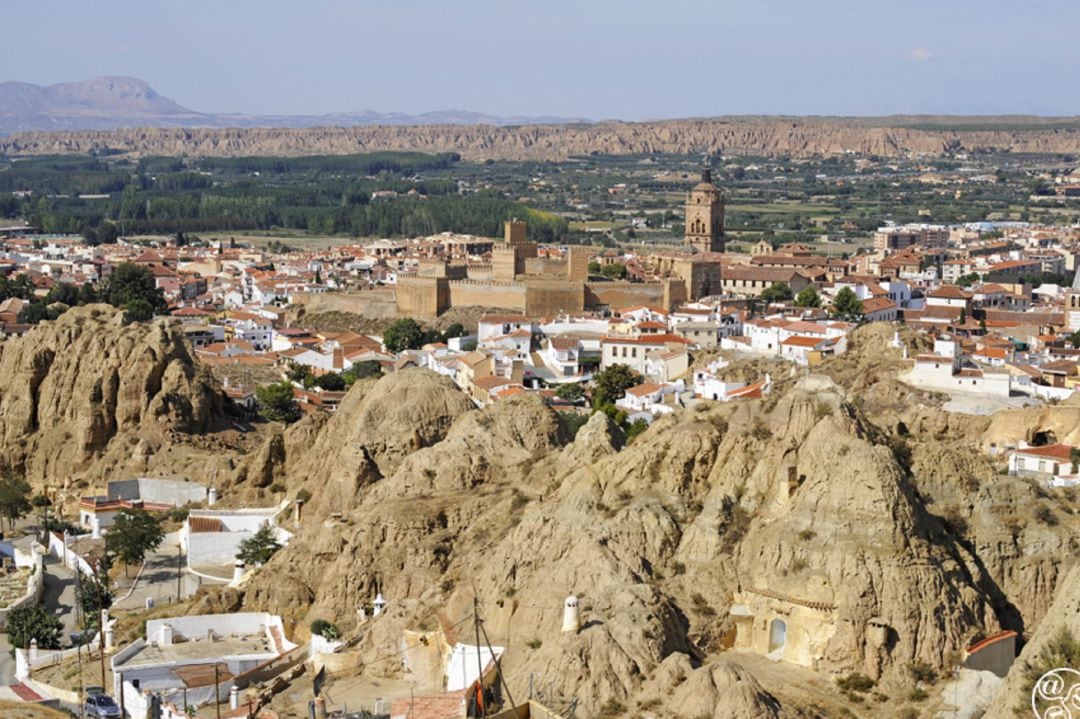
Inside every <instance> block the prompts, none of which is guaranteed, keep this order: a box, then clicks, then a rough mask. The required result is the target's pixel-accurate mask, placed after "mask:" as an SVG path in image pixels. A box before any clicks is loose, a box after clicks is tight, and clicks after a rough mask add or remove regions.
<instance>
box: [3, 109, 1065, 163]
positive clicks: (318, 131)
mask: <svg viewBox="0 0 1080 719" xmlns="http://www.w3.org/2000/svg"><path fill="white" fill-rule="evenodd" d="M1027 120H1028V122H1026V123H1023V124H1024V125H1025V126H1024V127H1023V129H970V128H971V125H970V124H969V125H968V126H967V128H968V129H956V130H952V129H936V128H935V129H918V126H917V125H916V126H914V127H912V126H911V125H905V124H903V122H904V121H905V118H895V120H894V119H890V118H872V119H863V120H856V119H845V118H775V117H774V118H768V117H764V118H762V117H733V118H721V119H697V120H695V119H690V120H665V121H655V122H636V123H630V122H625V123H624V122H608V123H599V124H595V125H524V126H516V127H495V126H492V125H472V126H467V125H420V126H387V125H382V126H368V127H318V128H303V129H286V128H248V129H205V128H135V129H124V130H112V131H61V132H23V133H18V134H14V135H10V136H8V137H0V153H3V154H10V155H43V154H47V155H52V154H68V153H80V154H82V153H88V152H93V151H102V150H106V149H108V150H114V151H116V150H119V151H120V152H125V153H133V154H136V155H170V156H196V157H236V156H245V155H274V156H302V155H324V154H328V155H339V154H349V153H358V152H373V151H381V150H402V151H419V152H458V153H460V154H461V155H462V156H463V157H465V158H467V159H486V158H494V159H508V160H524V159H533V160H538V159H543V160H561V159H565V158H567V157H571V156H574V155H585V154H589V153H600V154H614V155H619V154H648V153H654V152H670V153H683V154H685V153H718V152H724V153H727V154H732V155H739V154H748V155H780V154H784V155H790V156H792V157H810V156H815V155H835V154H841V153H845V152H854V153H858V154H863V155H877V156H882V157H897V156H903V155H908V154H927V155H937V154H941V153H943V152H945V151H947V150H948V151H952V152H955V151H960V150H966V151H973V150H981V149H992V150H1006V151H1010V152H1026V153H1076V152H1078V151H1080V130H1077V129H1075V128H1072V127H1060V128H1059V127H1042V126H1040V123H1039V122H1038V121H1037V120H1036V121H1034V122H1032V121H1031V118H1027ZM976 122H977V121H976ZM949 124H950V123H949V119H948V118H943V119H941V125H944V126H945V127H948V125H949ZM1009 124H1010V123H1009V122H1008V119H1007V118H1004V119H1002V123H1001V125H1002V126H1004V127H1008V126H1009ZM941 125H939V126H941ZM990 127H991V128H992V127H993V125H991V126H990Z"/></svg>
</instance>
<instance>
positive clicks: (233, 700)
mask: <svg viewBox="0 0 1080 719" xmlns="http://www.w3.org/2000/svg"><path fill="white" fill-rule="evenodd" d="M239 707H240V688H239V687H238V686H236V685H235V684H233V685H232V686H231V687H229V709H232V710H233V711H236V710H237V709H238V708H239Z"/></svg>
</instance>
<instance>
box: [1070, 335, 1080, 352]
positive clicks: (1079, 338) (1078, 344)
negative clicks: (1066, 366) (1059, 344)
mask: <svg viewBox="0 0 1080 719" xmlns="http://www.w3.org/2000/svg"><path fill="white" fill-rule="evenodd" d="M1069 344H1071V345H1072V346H1073V349H1080V330H1077V331H1076V332H1073V333H1072V334H1071V335H1069Z"/></svg>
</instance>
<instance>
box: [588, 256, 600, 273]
mask: <svg viewBox="0 0 1080 719" xmlns="http://www.w3.org/2000/svg"><path fill="white" fill-rule="evenodd" d="M589 274H590V275H598V274H600V263H599V262H597V261H596V260H589Z"/></svg>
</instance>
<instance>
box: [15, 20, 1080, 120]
mask: <svg viewBox="0 0 1080 719" xmlns="http://www.w3.org/2000/svg"><path fill="white" fill-rule="evenodd" d="M0 18H2V20H3V23H2V24H3V27H4V40H3V42H2V43H0V80H24V81H28V82H35V83H39V84H51V83H55V82H63V81H69V80H80V79H86V78H89V77H93V76H96V75H106V74H109V75H131V76H134V77H140V78H142V79H145V80H147V81H148V82H150V84H151V85H152V86H153V87H154V88H155V89H156V90H157V91H158V92H160V93H161V94H163V95H166V96H168V97H171V98H172V99H174V100H176V101H177V102H179V103H180V104H182V105H185V106H186V107H189V108H191V109H194V110H199V111H203V112H252V113H288V114H321V113H326V112H335V111H351V110H360V109H369V108H370V109H374V110H379V111H384V112H386V111H401V112H409V113H418V112H424V111H427V110H438V109H446V108H458V109H467V110H476V111H481V112H488V113H492V114H498V115H517V114H528V115H541V114H555V115H564V116H570V115H573V116H583V117H589V118H593V119H599V118H606V117H618V118H623V119H641V118H656V117H680V116H696V115H720V114H749V113H790V114H862V115H866V114H888V113H909V112H910V113H927V112H930V113H938V112H940V113H1005V112H1032V113H1043V114H1080V94H1078V93H1077V92H1076V89H1077V85H1078V78H1080V0H742V1H741V2H730V1H728V0H665V1H660V0H657V1H654V2H645V1H643V0H293V1H291V2H285V1H284V0H97V1H96V2H86V1H85V0H67V1H61V0H7V2H4V3H3V7H2V8H0Z"/></svg>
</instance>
